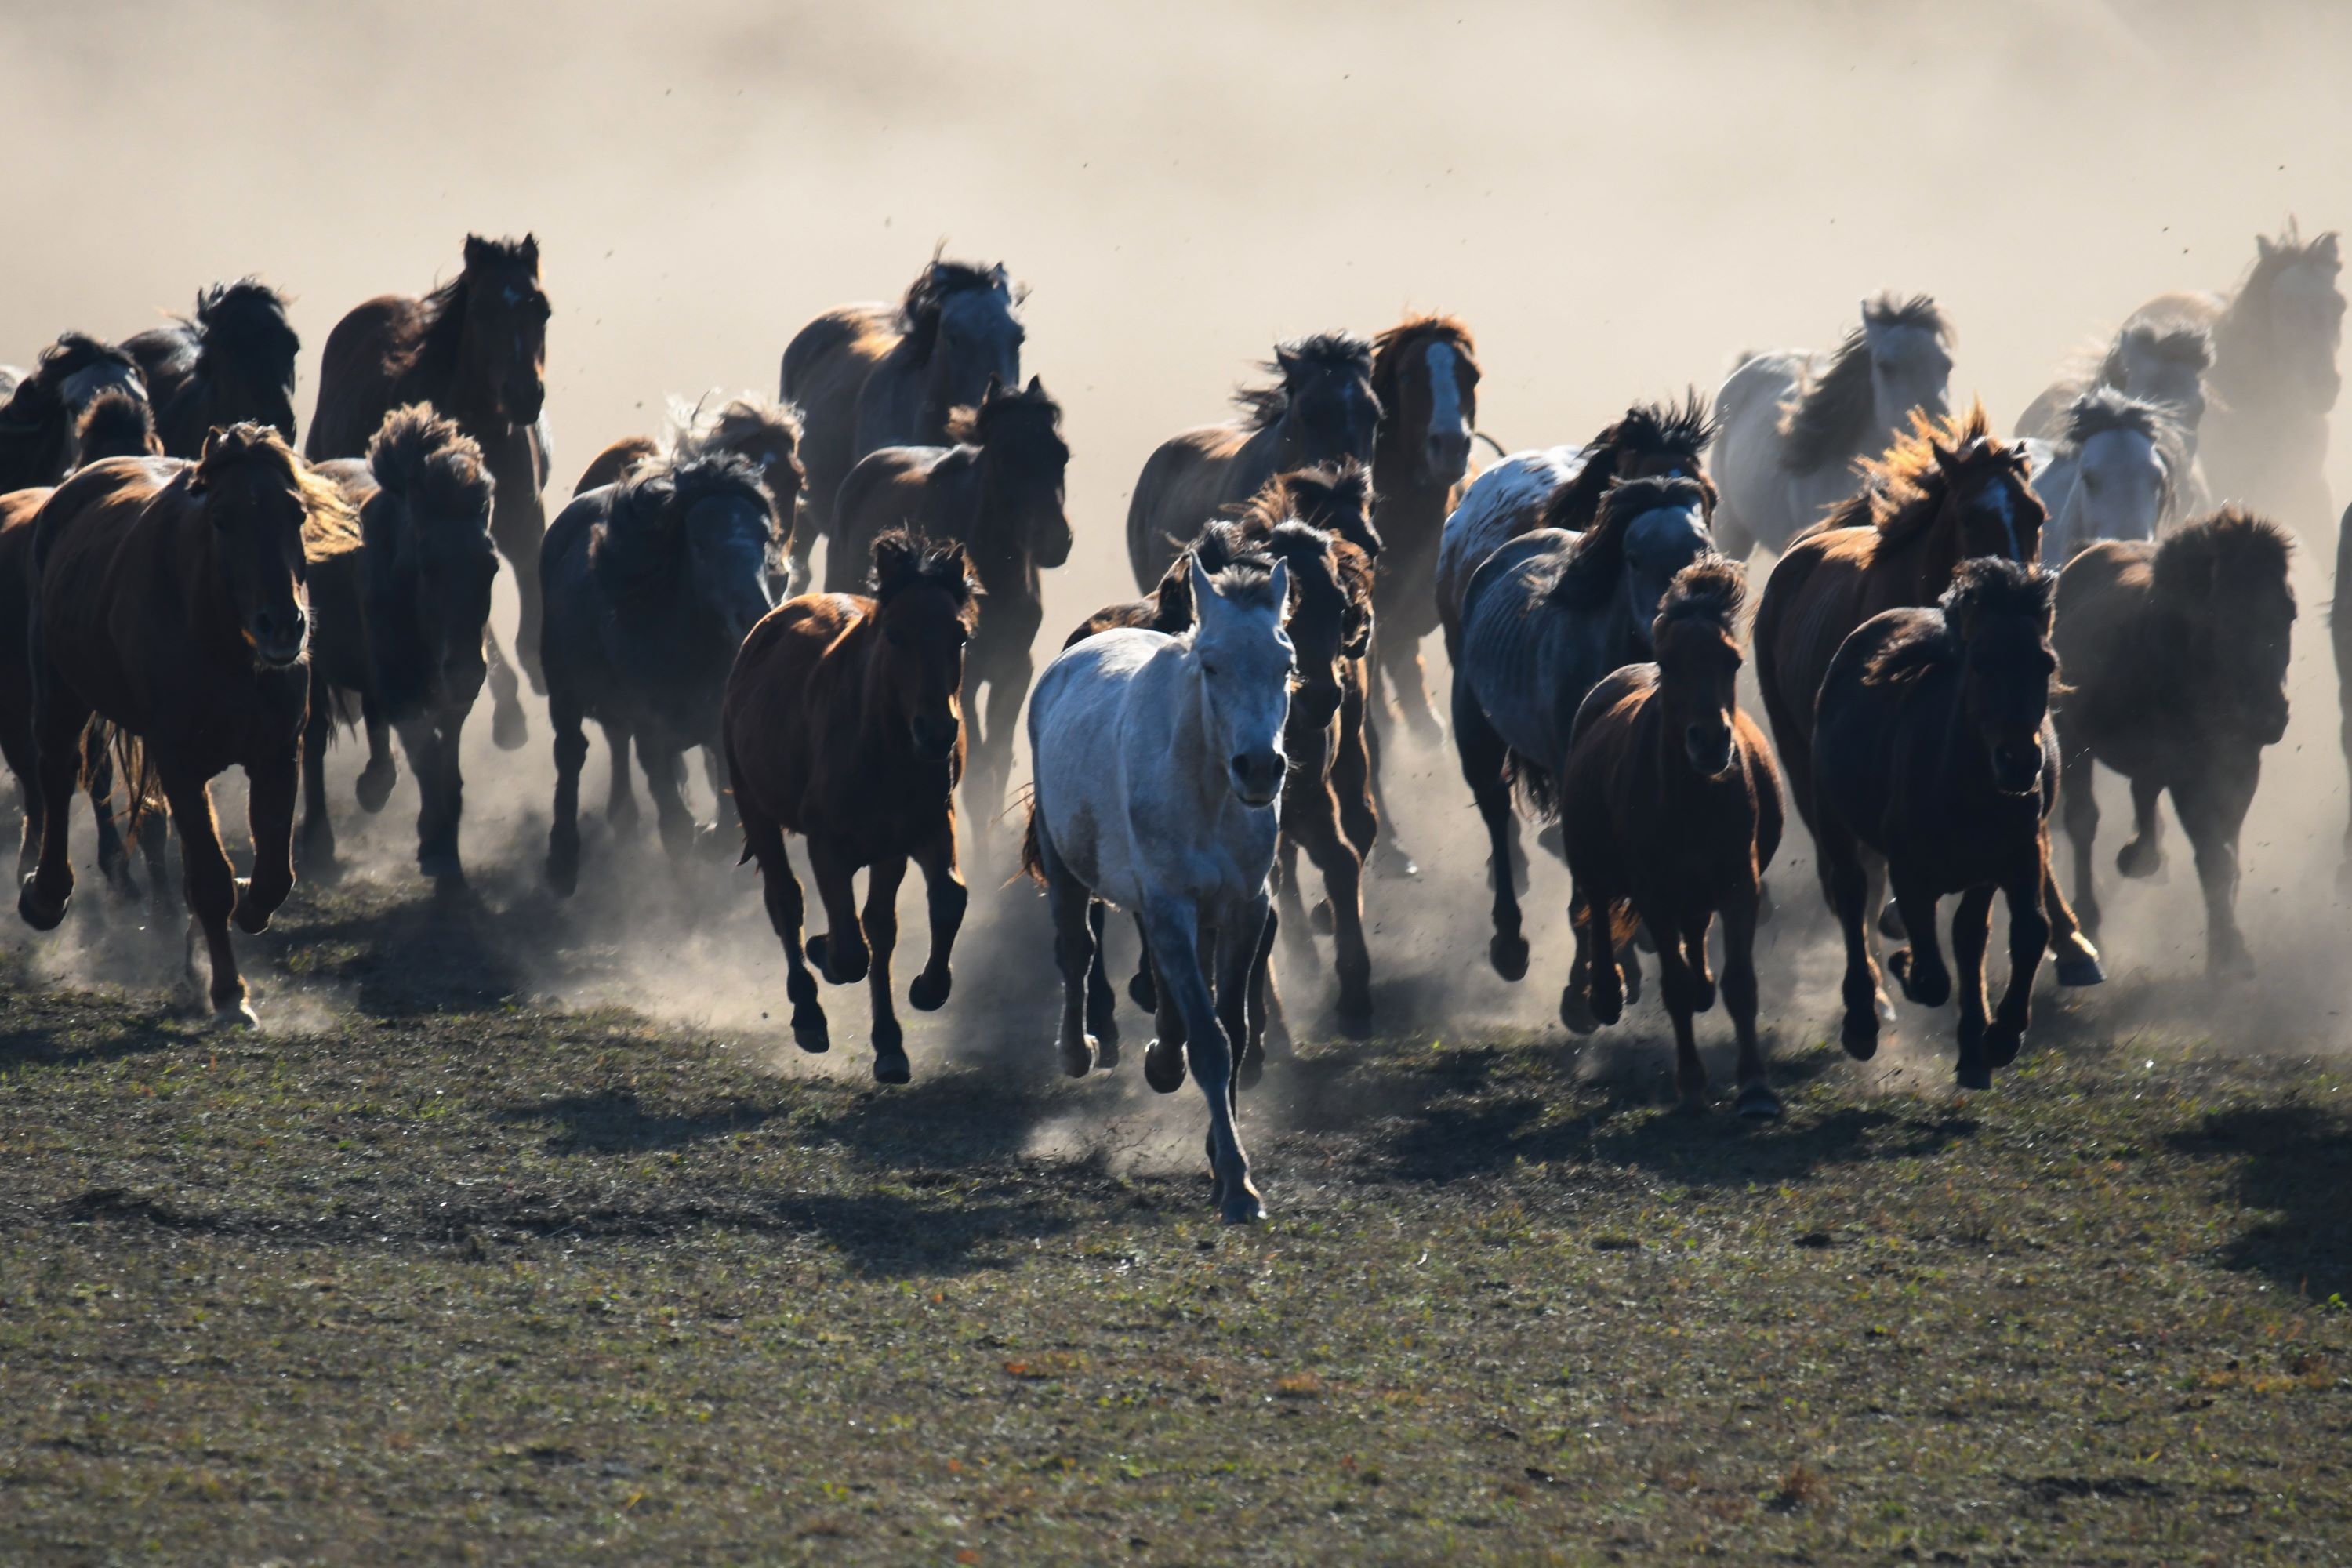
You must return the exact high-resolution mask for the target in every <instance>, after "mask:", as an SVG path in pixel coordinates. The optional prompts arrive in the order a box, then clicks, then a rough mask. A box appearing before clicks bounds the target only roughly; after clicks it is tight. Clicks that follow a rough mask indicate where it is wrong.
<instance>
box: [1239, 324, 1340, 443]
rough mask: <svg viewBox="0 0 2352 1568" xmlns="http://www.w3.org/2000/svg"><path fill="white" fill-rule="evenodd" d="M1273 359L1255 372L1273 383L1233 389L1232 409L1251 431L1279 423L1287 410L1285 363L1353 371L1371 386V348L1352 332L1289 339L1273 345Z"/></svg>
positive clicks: (1288, 394) (1287, 378)
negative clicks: (1262, 374)
mask: <svg viewBox="0 0 2352 1568" xmlns="http://www.w3.org/2000/svg"><path fill="white" fill-rule="evenodd" d="M1274 353H1275V357H1274V358H1272V359H1270V360H1265V361H1263V362H1261V363H1260V364H1259V365H1258V369H1259V370H1260V371H1262V372H1264V373H1265V374H1267V375H1270V376H1272V377H1274V380H1273V381H1271V382H1269V383H1267V384H1265V385H1263V386H1240V387H1235V388H1234V407H1236V408H1238V409H1240V410H1241V411H1242V413H1243V415H1244V424H1246V425H1247V426H1249V427H1250V428H1251V429H1253V430H1265V429H1268V428H1271V427H1272V426H1276V425H1278V424H1280V423H1281V422H1282V416H1283V415H1285V414H1286V413H1287V412H1289V409H1290V377H1289V374H1288V372H1286V370H1285V369H1284V368H1283V366H1284V362H1285V361H1286V360H1287V361H1289V362H1290V363H1294V364H1297V365H1298V366H1300V367H1301V368H1306V369H1314V370H1337V371H1352V372H1354V373H1355V374H1358V375H1360V376H1361V377H1363V378H1364V380H1365V381H1366V382H1367V383H1370V380H1371V378H1372V345H1371V344H1370V342H1366V341H1365V340H1364V339H1363V338H1361V337H1360V336H1359V335H1357V334H1356V333H1354V332H1317V333H1315V334H1314V335H1313V336H1311V337H1304V338H1291V339H1289V340H1288V341H1286V342H1279V343H1276V344H1275V346H1274Z"/></svg>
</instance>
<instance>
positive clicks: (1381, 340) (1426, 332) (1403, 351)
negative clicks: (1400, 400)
mask: <svg viewBox="0 0 2352 1568" xmlns="http://www.w3.org/2000/svg"><path fill="white" fill-rule="evenodd" d="M1430 338H1444V339H1445V340H1446V341H1447V342H1451V343H1452V344H1453V345H1454V348H1455V349H1456V350H1458V351H1459V352H1460V353H1462V355H1463V356H1464V357H1465V358H1467V359H1475V358H1476V357H1477V354H1478V345H1477V343H1476V342H1475V341H1474V340H1473V339H1472V338H1471V336H1470V328H1469V326H1468V324H1467V323H1465V321H1463V320H1462V318H1461V317H1459V316H1446V315H1439V314H1435V313H1426V314H1423V315H1418V316H1407V317H1406V318H1405V319H1404V320H1403V321H1399V322H1398V323H1397V324H1396V325H1395V326H1393V327H1391V328H1390V329H1389V330H1388V331H1384V332H1381V333H1378V334H1376V335H1375V336H1374V337H1373V339H1372V367H1371V376H1372V396H1373V397H1374V398H1376V399H1378V400H1379V402H1380V405H1381V407H1383V408H1392V407H1394V406H1395V393H1396V386H1397V378H1398V377H1399V376H1401V375H1402V374H1404V362H1405V359H1406V356H1407V353H1408V351H1410V350H1412V348H1414V347H1415V346H1417V345H1418V344H1420V343H1422V342H1425V341H1427V340H1428V339H1430Z"/></svg>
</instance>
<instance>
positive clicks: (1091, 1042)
mask: <svg viewBox="0 0 2352 1568" xmlns="http://www.w3.org/2000/svg"><path fill="white" fill-rule="evenodd" d="M1061 1052H1062V1076H1063V1077H1064V1078H1084V1077H1086V1076H1087V1074H1088V1073H1090V1072H1092V1071H1094V1070H1095V1061H1096V1058H1097V1054H1098V1053H1097V1051H1096V1049H1095V1037H1093V1036H1092V1035H1081V1036H1079V1037H1077V1038H1076V1040H1064V1041H1063V1042H1062V1043H1061Z"/></svg>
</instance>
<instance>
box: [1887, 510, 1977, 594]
mask: <svg viewBox="0 0 2352 1568" xmlns="http://www.w3.org/2000/svg"><path fill="white" fill-rule="evenodd" d="M1874 560H1875V561H1876V562H1878V563H1885V564H1886V565H1887V566H1889V567H1892V568H1894V570H1895V573H1896V574H1899V575H1900V576H1901V579H1902V582H1903V585H1904V587H1903V591H1904V593H1905V595H1906V596H1905V597H1904V598H1902V599H1900V600H1896V601H1894V603H1895V604H1900V605H1933V604H1934V603H1935V602H1936V601H1937V600H1938V599H1940V598H1942V597H1943V596H1944V590H1945V589H1947V588H1948V587H1950V586H1951V585H1952V573H1953V571H1954V570H1955V569H1957V568H1958V565H1959V563H1960V542H1959V534H1958V528H1957V527H1952V526H1947V525H1946V524H1945V523H1944V522H1943V521H1942V520H1940V519H1938V520H1937V521H1936V522H1935V523H1933V524H1931V525H1930V526H1928V527H1927V528H1924V529H1922V530H1920V531H1918V532H1917V533H1915V534H1913V535H1912V536H1911V537H1910V538H1908V539H1906V540H1905V541H1903V542H1901V543H1899V544H1895V545H1892V546H1890V545H1888V544H1887V542H1886V536H1885V534H1881V535H1879V539H1878V548H1877V550H1876V552H1874Z"/></svg>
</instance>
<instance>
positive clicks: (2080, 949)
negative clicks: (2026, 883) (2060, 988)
mask: <svg viewBox="0 0 2352 1568" xmlns="http://www.w3.org/2000/svg"><path fill="white" fill-rule="evenodd" d="M2038 837H2040V839H2041V841H2042V847H2041V849H2040V851H2039V853H2038V857H2037V858H2039V859H2040V860H2041V862H2042V911H2043V916H2044V921H2045V923H2046V924H2047V925H2048V926H2049V928H2050V952H2051V955H2052V956H2053V958H2055V959H2056V960H2057V969H2058V984H2061V985H2098V984H2104V983H2105V980H2106V978H2107V972H2106V970H2105V969H2104V968H2102V967H2101V966H2100V963H2099V950H2098V948H2097V947H2096V946H2095V945H2094V944H2093V942H2091V939H2090V938H2088V937H2086V936H2084V934H2083V928H2082V927H2081V925H2080V924H2078V923H2077V922H2076V921H2075V919H2074V910H2073V908H2072V907H2070V906H2069V905H2068V904H2067V902H2066V895H2065V894H2063V893H2062V892H2060V891H2059V890H2058V879H2057V877H2056V875H2055V874H2054V873H2053V872H2052V870H2051V868H2050V825H2049V823H2047V822H2044V823H2042V828H2041V831H2040V833H2039V835H2038Z"/></svg>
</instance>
